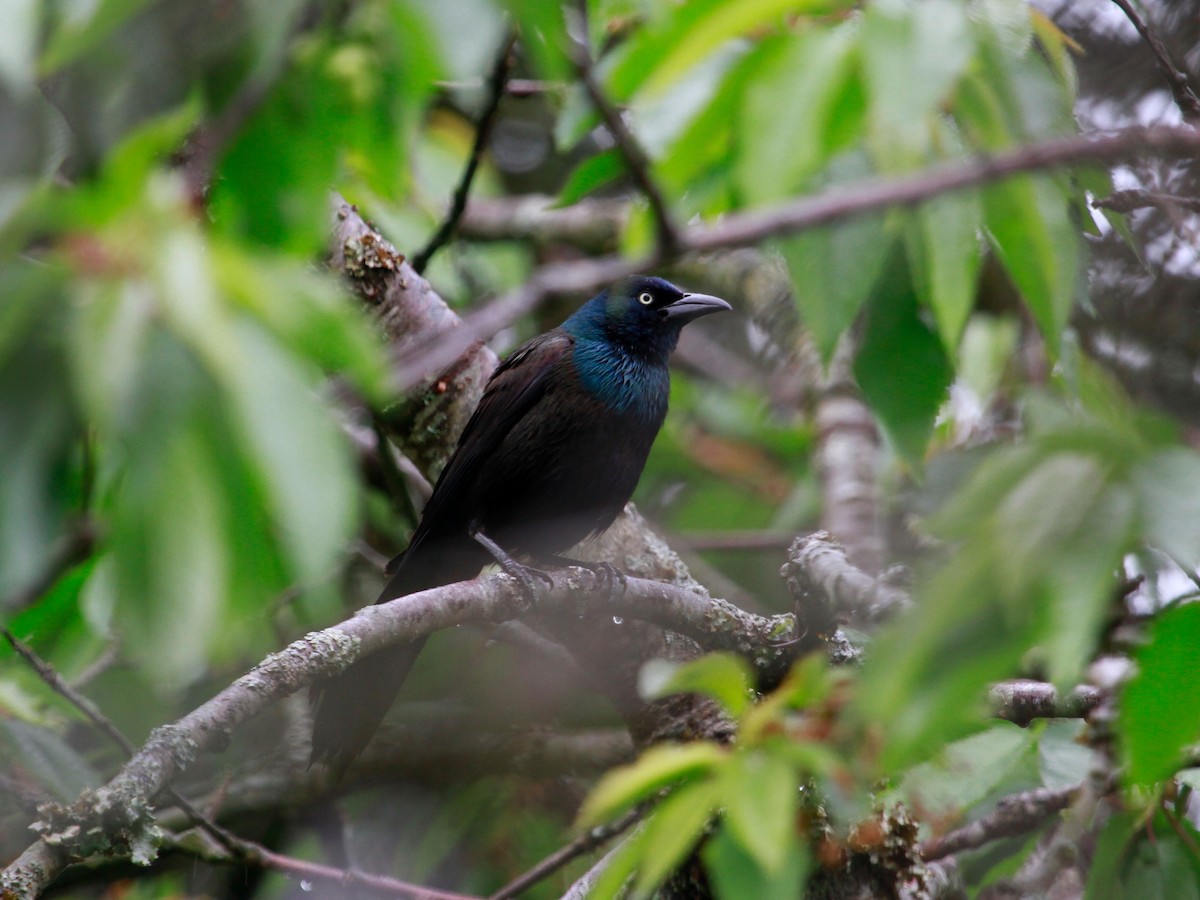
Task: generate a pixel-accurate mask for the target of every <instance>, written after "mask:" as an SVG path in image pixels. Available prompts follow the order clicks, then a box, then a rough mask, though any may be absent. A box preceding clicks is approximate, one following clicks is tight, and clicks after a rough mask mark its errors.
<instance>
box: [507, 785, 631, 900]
mask: <svg viewBox="0 0 1200 900" xmlns="http://www.w3.org/2000/svg"><path fill="white" fill-rule="evenodd" d="M642 812H643V810H642V808H641V807H635V808H633V809H631V810H629V811H628V812H627V813H625V815H623V816H621V817H620V818H619V819H614V820H613V821H612V822H609V823H608V824H607V825H601V826H599V827H598V828H592V829H590V830H589V831H587V832H585V833H584V834H581V835H580V836H579V837H577V838H575V840H573V841H571V843H569V844H567V845H566V846H565V847H561V848H560V849H558V850H555V851H554V852H553V853H551V854H550V855H549V856H547V857H546V858H545V859H543V860H542V861H541V862H540V863H538V864H537V865H536V866H534V867H533V868H531V869H529V871H527V872H525V873H524V874H523V875H520V876H518V877H517V878H514V879H513V880H512V881H510V882H509V883H508V884H506V885H505V886H504V887H502V888H500V890H498V891H496V893H494V894H492V895H491V896H490V897H489V898H488V900H508V898H510V897H516V896H517V895H518V894H520V893H523V892H524V891H526V890H528V889H529V888H531V887H533V885H535V884H537V883H538V882H539V881H542V880H543V879H545V878H548V877H550V876H551V875H553V874H554V873H555V872H557V871H558V870H559V869H561V868H562V867H563V866H565V865H566V864H567V863H569V862H571V861H572V860H573V859H577V858H578V857H580V856H583V855H584V854H585V853H591V852H592V851H593V850H595V849H596V848H597V847H600V846H602V845H603V844H606V843H608V842H609V841H610V840H612V839H613V838H614V837H616V836H617V835H619V834H621V833H622V832H623V831H625V830H626V829H627V828H629V826H631V825H632V824H633V823H634V822H636V821H637V820H638V819H640V818H641V817H642Z"/></svg>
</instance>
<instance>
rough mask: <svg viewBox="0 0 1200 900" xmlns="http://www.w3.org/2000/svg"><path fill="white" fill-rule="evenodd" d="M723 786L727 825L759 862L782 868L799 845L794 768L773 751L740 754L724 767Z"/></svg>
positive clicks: (797, 787) (770, 870)
mask: <svg viewBox="0 0 1200 900" xmlns="http://www.w3.org/2000/svg"><path fill="white" fill-rule="evenodd" d="M720 788H721V791H720V798H721V805H722V807H723V808H724V810H725V819H724V827H725V828H727V829H729V834H730V835H731V836H732V837H734V838H736V839H737V841H738V842H739V843H740V844H741V845H742V848H743V849H744V850H745V851H746V852H748V853H749V854H750V855H751V856H752V857H754V859H755V860H756V861H757V863H758V864H759V866H761V867H762V868H763V869H764V870H766V871H767V872H768V873H776V872H779V871H780V869H781V868H782V867H783V864H784V861H785V859H786V857H787V853H788V850H789V849H791V848H792V847H794V845H795V838H796V829H795V810H796V804H797V802H798V800H799V791H800V783H799V778H798V776H797V773H796V771H795V769H793V768H792V766H791V765H790V764H789V763H788V761H787V760H786V759H785V758H784V757H783V756H781V755H779V754H776V753H772V752H770V751H769V750H765V749H764V750H752V751H749V752H743V753H738V754H735V755H734V756H733V758H732V759H730V761H729V762H728V763H727V764H726V765H725V766H723V767H722V768H721V775H720Z"/></svg>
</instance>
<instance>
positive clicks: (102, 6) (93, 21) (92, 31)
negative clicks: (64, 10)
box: [41, 0, 147, 76]
mask: <svg viewBox="0 0 1200 900" xmlns="http://www.w3.org/2000/svg"><path fill="white" fill-rule="evenodd" d="M146 3H147V0H97V2H96V3H94V4H86V5H85V4H73V5H72V7H73V8H72V12H73V15H71V16H69V17H68V18H67V19H65V20H64V21H61V22H59V23H58V26H57V27H56V28H54V29H53V30H52V31H51V33H50V36H49V38H48V39H47V40H46V46H45V49H44V50H43V52H42V63H41V69H42V75H43V76H44V75H50V74H52V73H54V72H55V71H57V70H58V69H60V68H62V67H63V66H65V65H66V64H67V63H69V62H71V61H72V60H74V59H77V58H78V57H80V56H82V55H83V54H84V53H87V52H88V51H89V50H92V49H93V48H94V47H97V46H98V45H99V44H100V43H101V41H103V40H104V39H105V38H107V37H108V36H109V35H110V34H112V33H113V32H114V31H116V30H117V29H118V28H119V27H121V26H122V25H123V24H125V23H126V22H127V21H129V20H130V19H132V18H133V17H134V16H135V15H137V13H138V12H139V11H140V10H141V9H142V7H143V6H145V5H146Z"/></svg>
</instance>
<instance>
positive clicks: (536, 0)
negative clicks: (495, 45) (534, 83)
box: [505, 0, 571, 80]
mask: <svg viewBox="0 0 1200 900" xmlns="http://www.w3.org/2000/svg"><path fill="white" fill-rule="evenodd" d="M505 6H507V7H508V9H509V11H510V12H511V13H512V15H513V18H514V19H516V21H517V24H518V25H519V26H520V30H521V46H522V47H523V48H524V49H525V51H526V52H528V53H529V54H530V55H532V57H533V60H534V63H535V65H536V67H537V70H538V72H539V73H541V75H542V77H543V78H546V79H550V80H555V79H564V78H566V77H567V75H568V74H570V72H571V63H570V58H569V57H568V56H567V41H568V37H567V27H566V21H565V20H564V18H563V13H564V12H565V10H566V9H567V7H565V6H563V5H561V4H558V3H546V2H544V0H505Z"/></svg>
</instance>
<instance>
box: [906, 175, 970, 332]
mask: <svg viewBox="0 0 1200 900" xmlns="http://www.w3.org/2000/svg"><path fill="white" fill-rule="evenodd" d="M982 220H983V210H982V205H981V203H980V200H979V194H978V193H977V192H975V191H971V190H967V191H956V192H954V193H950V194H943V195H942V196H941V197H935V198H933V199H932V200H929V201H927V202H925V203H923V204H921V206H920V207H918V209H917V211H916V212H915V213H914V221H913V223H912V225H911V226H910V227H909V229H908V231H907V235H908V249H909V253H910V265H911V268H912V275H913V284H914V285H915V286H916V288H917V291H918V292H919V294H920V296H921V300H922V302H923V303H924V304H925V305H927V306H928V307H929V308H930V309H931V310H932V311H933V318H934V321H935V322H937V330H938V334H939V336H940V337H941V339H942V345H943V346H944V347H945V348H946V351H947V352H948V353H953V352H954V350H955V349H956V348H957V347H958V342H959V339H960V338H961V337H962V333H963V328H964V327H965V326H966V324H967V319H968V317H969V316H970V314H971V310H972V308H973V307H974V306H975V294H976V279H977V278H978V276H979V266H980V263H981V262H982V258H983V254H982V252H981V249H982V248H981V246H980V226H981V225H982Z"/></svg>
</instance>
